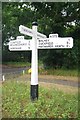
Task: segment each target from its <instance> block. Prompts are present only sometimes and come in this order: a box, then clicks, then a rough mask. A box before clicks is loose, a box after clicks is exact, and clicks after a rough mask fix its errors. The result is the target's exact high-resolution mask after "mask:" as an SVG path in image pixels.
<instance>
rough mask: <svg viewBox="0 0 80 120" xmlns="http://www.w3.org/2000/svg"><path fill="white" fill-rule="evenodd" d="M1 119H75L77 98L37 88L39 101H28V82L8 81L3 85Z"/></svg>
mask: <svg viewBox="0 0 80 120" xmlns="http://www.w3.org/2000/svg"><path fill="white" fill-rule="evenodd" d="M2 92H3V96H2V98H3V103H2V111H3V118H65V119H66V120H67V119H68V118H77V117H78V96H77V94H66V93H64V92H62V91H59V90H57V89H54V87H51V89H48V88H45V87H44V88H43V87H41V86H40V87H39V99H38V101H34V102H32V101H31V100H30V96H29V94H30V86H29V83H28V82H24V81H22V82H20V81H16V80H14V81H13V80H8V81H5V82H4V83H3V91H2Z"/></svg>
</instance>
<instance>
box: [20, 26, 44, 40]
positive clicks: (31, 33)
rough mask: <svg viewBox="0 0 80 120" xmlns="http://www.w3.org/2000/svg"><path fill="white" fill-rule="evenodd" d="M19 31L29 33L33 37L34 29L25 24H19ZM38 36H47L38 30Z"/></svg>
mask: <svg viewBox="0 0 80 120" xmlns="http://www.w3.org/2000/svg"><path fill="white" fill-rule="evenodd" d="M19 32H20V33H22V34H24V35H28V36H31V37H33V30H32V29H30V28H28V27H25V26H23V25H20V26H19ZM37 38H46V35H44V34H42V33H39V32H37Z"/></svg>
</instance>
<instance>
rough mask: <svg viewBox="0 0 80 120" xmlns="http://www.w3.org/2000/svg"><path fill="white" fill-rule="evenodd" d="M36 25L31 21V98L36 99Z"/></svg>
mask: <svg viewBox="0 0 80 120" xmlns="http://www.w3.org/2000/svg"><path fill="white" fill-rule="evenodd" d="M37 26H38V24H37V23H36V22H33V23H32V30H33V37H32V67H31V68H32V72H31V100H35V99H38V50H37Z"/></svg>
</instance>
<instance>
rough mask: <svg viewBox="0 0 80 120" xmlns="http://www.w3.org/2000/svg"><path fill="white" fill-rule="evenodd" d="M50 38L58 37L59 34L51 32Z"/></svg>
mask: <svg viewBox="0 0 80 120" xmlns="http://www.w3.org/2000/svg"><path fill="white" fill-rule="evenodd" d="M49 38H58V34H57V33H56V34H49Z"/></svg>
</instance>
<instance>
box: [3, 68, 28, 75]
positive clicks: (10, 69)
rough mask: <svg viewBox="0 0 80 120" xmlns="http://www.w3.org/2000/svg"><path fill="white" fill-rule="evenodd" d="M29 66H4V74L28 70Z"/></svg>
mask: <svg viewBox="0 0 80 120" xmlns="http://www.w3.org/2000/svg"><path fill="white" fill-rule="evenodd" d="M28 69H29V67H15V68H14V67H13V68H12V67H5V66H3V67H2V74H8V73H18V72H21V71H23V70H28Z"/></svg>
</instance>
